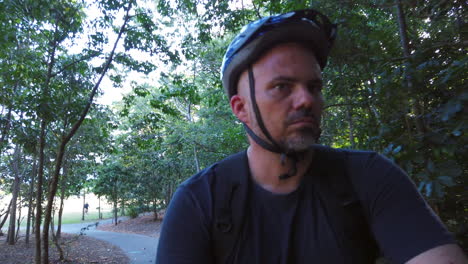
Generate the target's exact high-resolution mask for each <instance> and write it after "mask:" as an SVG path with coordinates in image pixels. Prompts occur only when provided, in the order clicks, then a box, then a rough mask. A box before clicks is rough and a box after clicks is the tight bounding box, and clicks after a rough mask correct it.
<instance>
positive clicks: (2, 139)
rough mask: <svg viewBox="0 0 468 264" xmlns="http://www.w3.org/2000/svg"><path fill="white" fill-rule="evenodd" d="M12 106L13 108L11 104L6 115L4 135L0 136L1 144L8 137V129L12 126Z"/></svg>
mask: <svg viewBox="0 0 468 264" xmlns="http://www.w3.org/2000/svg"><path fill="white" fill-rule="evenodd" d="M11 108H12V107H11V106H10V107H8V114H7V116H6V124H5V126H4V127H3V129H2V137H1V138H0V146H2V145H3V143H4V142H5V141H6V140H7V138H8V137H7V135H8V131H9V130H10V126H11Z"/></svg>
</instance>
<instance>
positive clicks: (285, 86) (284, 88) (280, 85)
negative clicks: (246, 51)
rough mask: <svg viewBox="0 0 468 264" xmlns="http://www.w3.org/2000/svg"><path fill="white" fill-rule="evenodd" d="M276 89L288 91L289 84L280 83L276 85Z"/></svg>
mask: <svg viewBox="0 0 468 264" xmlns="http://www.w3.org/2000/svg"><path fill="white" fill-rule="evenodd" d="M274 89H275V90H278V91H286V90H287V89H289V85H288V84H287V83H279V84H276V85H275V86H274Z"/></svg>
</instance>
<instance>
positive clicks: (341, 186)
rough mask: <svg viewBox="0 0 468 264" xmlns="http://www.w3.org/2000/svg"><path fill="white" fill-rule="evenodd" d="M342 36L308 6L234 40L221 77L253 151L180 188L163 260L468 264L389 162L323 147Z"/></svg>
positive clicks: (175, 263)
mask: <svg viewBox="0 0 468 264" xmlns="http://www.w3.org/2000/svg"><path fill="white" fill-rule="evenodd" d="M335 36H336V25H334V24H331V23H330V21H329V19H328V18H327V17H325V16H324V15H322V14H320V13H319V12H317V11H315V10H312V9H308V10H300V11H294V12H290V13H287V14H282V15H275V16H270V17H266V18H262V19H260V20H258V21H254V22H252V23H250V24H248V25H247V26H246V27H244V28H243V30H242V32H241V33H240V34H239V35H238V36H237V37H236V38H235V39H234V40H233V41H232V43H231V44H230V45H229V47H228V49H227V52H226V54H225V57H224V60H223V65H222V68H221V78H222V82H223V86H224V88H225V90H226V92H227V94H228V96H229V99H230V106H231V109H232V111H233V113H234V114H235V115H236V117H237V118H238V119H239V120H240V121H241V122H242V123H243V124H244V127H245V129H246V131H247V134H248V139H249V144H250V146H249V147H248V149H247V150H246V151H243V152H241V153H238V154H235V155H232V156H230V157H228V158H227V159H225V160H223V161H221V162H218V163H216V164H214V165H213V166H211V167H209V168H207V169H205V170H203V171H201V172H200V173H198V174H196V175H194V176H192V177H191V178H190V179H188V180H186V181H185V182H184V183H182V184H181V185H180V186H179V188H178V189H177V191H176V193H175V194H174V197H173V198H172V201H171V203H170V205H169V207H168V209H167V212H166V215H165V218H164V223H163V226H162V231H161V236H160V240H159V247H158V252H157V258H156V261H157V263H158V264H182V263H223V264H224V263H265V264H270V263H280V264H286V263H288V264H290V263H332V264H334V263H354V264H370V263H375V260H376V259H377V258H379V256H385V258H387V259H390V260H391V261H392V263H410V264H415V263H425V264H431V263H434V264H449V263H452V264H462V263H468V261H467V258H466V256H465V255H464V253H463V252H462V250H461V249H460V247H459V246H458V245H457V244H456V243H455V241H454V239H453V237H452V235H451V234H450V233H449V232H448V231H447V229H446V228H445V227H444V225H443V224H442V223H441V221H440V220H439V218H438V217H437V216H436V215H435V214H434V212H433V211H432V210H431V209H430V207H429V206H428V205H427V203H426V202H425V201H424V200H423V198H422V197H421V195H420V194H419V193H418V191H417V189H416V188H415V186H414V184H413V183H412V182H411V181H410V179H409V178H408V176H407V175H406V173H405V172H403V171H402V170H401V169H400V168H399V167H397V166H396V165H395V164H394V163H393V162H391V161H390V160H388V159H387V158H385V157H383V156H381V155H379V154H377V153H375V152H367V151H350V150H341V149H332V148H329V147H325V146H321V145H318V140H319V137H320V134H321V129H320V120H321V116H322V111H323V106H324V100H323V97H322V89H326V87H324V83H326V80H323V79H322V70H323V69H324V67H325V66H326V63H327V58H328V54H329V52H330V49H331V47H332V45H333V42H334V40H335ZM344 88H346V87H343V89H344Z"/></svg>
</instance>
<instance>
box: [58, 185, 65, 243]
mask: <svg viewBox="0 0 468 264" xmlns="http://www.w3.org/2000/svg"><path fill="white" fill-rule="evenodd" d="M63 200H65V191H64V190H62V193H61V194H60V208H59V212H58V221H57V238H61V237H62V215H63Z"/></svg>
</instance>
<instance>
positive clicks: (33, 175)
mask: <svg viewBox="0 0 468 264" xmlns="http://www.w3.org/2000/svg"><path fill="white" fill-rule="evenodd" d="M33 159H34V163H33V167H32V172H31V184H30V185H29V194H28V213H27V215H26V244H29V236H30V231H31V218H32V214H33V211H34V209H33V196H34V181H35V180H36V173H37V163H36V156H35V155H34V157H33Z"/></svg>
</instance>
